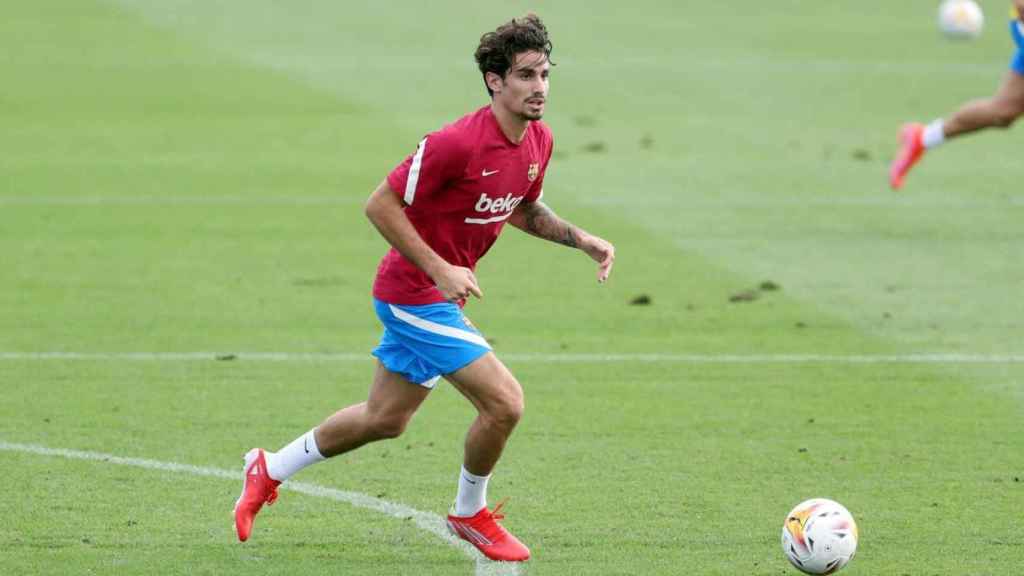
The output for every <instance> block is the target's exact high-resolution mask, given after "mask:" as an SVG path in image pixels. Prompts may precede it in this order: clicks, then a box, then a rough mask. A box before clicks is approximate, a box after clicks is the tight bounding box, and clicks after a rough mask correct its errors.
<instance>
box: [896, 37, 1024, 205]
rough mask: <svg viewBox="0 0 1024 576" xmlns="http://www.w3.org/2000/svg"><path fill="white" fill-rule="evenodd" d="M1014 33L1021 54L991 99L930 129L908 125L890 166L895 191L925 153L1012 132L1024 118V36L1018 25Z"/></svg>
mask: <svg viewBox="0 0 1024 576" xmlns="http://www.w3.org/2000/svg"><path fill="white" fill-rule="evenodd" d="M1010 32H1011V34H1012V35H1013V39H1014V42H1016V43H1017V45H1018V51H1017V53H1016V54H1015V56H1014V58H1013V60H1012V61H1011V62H1010V70H1009V71H1008V72H1007V73H1006V76H1004V77H1003V81H1002V83H1001V84H1000V85H999V89H998V90H996V93H995V95H993V96H992V97H991V98H980V99H978V100H972V101H971V102H968V103H967V104H964V105H963V106H961V107H960V108H959V109H958V110H957V111H956V112H954V113H953V114H952V115H951V116H950V117H949V118H947V119H945V120H943V119H938V120H935V121H933V122H932V123H930V124H928V125H927V126H926V125H923V124H907V125H904V126H903V128H902V130H901V131H900V150H899V153H898V154H897V155H896V158H895V159H894V160H893V161H892V164H890V166H889V185H890V186H891V187H892V188H893V189H894V190H895V189H899V188H900V187H901V186H902V185H903V180H904V178H906V175H907V172H909V171H910V169H911V168H913V167H914V165H915V164H916V163H917V162H918V161H919V160H920V159H921V157H922V156H923V155H924V153H925V151H927V150H930V149H932V148H935V147H937V146H939V145H941V144H942V143H943V142H945V141H946V140H948V139H952V138H957V137H959V136H963V135H965V134H970V133H972V132H977V131H978V130H984V129H986V128H1008V127H1009V126H1010V125H1012V124H1013V123H1014V122H1015V121H1016V120H1017V119H1018V118H1020V117H1021V115H1024V35H1022V31H1021V27H1020V24H1019V23H1018V22H1012V23H1011V24H1010Z"/></svg>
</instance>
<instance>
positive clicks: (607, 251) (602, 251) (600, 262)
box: [580, 234, 615, 284]
mask: <svg viewBox="0 0 1024 576" xmlns="http://www.w3.org/2000/svg"><path fill="white" fill-rule="evenodd" d="M580 250H583V251H584V252H586V253H587V255H588V256H590V257H591V258H593V259H594V261H595V262H597V281H598V282H601V283H602V284H603V283H604V282H605V281H606V280H608V276H610V275H611V273H612V264H614V263H615V246H612V243H611V242H608V241H607V240H605V239H603V238H598V237H597V236H591V235H589V234H587V235H586V236H584V237H583V238H581V239H580Z"/></svg>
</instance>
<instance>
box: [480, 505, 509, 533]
mask: <svg viewBox="0 0 1024 576" xmlns="http://www.w3.org/2000/svg"><path fill="white" fill-rule="evenodd" d="M507 501H508V498H505V499H503V500H502V501H501V502H498V505H497V506H495V507H494V510H487V509H486V508H485V510H486V513H485V514H483V515H482V516H481V518H480V521H479V523H478V524H477V526H476V528H477V529H478V530H480V531H481V532H482V533H483V534H484V536H486V537H487V539H488V540H490V541H492V542H495V543H496V542H500V541H502V540H504V538H505V535H506V534H508V532H506V531H505V529H504V528H503V527H502V526H501V524H498V520H504V518H505V515H504V514H502V513H501V512H500V511H501V507H502V506H504V505H505V502H507Z"/></svg>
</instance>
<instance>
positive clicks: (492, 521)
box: [448, 501, 530, 562]
mask: <svg viewBox="0 0 1024 576" xmlns="http://www.w3.org/2000/svg"><path fill="white" fill-rule="evenodd" d="M504 503H505V502H504V501H502V502H501V503H500V504H498V505H497V506H495V507H494V511H493V512H492V511H490V510H488V509H487V507H486V506H485V507H484V508H483V509H482V510H480V511H479V512H477V513H476V514H474V515H473V516H469V517H465V516H452V515H451V514H449V515H448V529H449V530H451V531H452V533H453V534H455V535H456V536H458V537H459V538H462V539H463V540H465V541H466V542H469V543H470V544H472V545H473V546H476V548H477V550H479V551H480V552H483V555H484V556H487V557H488V558H490V559H491V560H499V561H502V562H522V561H523V560H528V559H529V558H530V549H529V548H527V547H526V546H524V545H523V543H522V542H520V541H519V540H518V539H517V538H516V537H515V536H513V535H511V534H509V532H508V530H505V529H504V528H502V527H501V524H498V522H497V521H498V520H501V519H502V518H504V516H503V515H501V514H498V511H499V510H501V506H502V505H503V504H504Z"/></svg>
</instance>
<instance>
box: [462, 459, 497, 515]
mask: <svg viewBox="0 0 1024 576" xmlns="http://www.w3.org/2000/svg"><path fill="white" fill-rule="evenodd" d="M490 477H491V475H490V474H488V475H487V476H477V475H476V474H471V473H470V472H469V471H468V470H466V467H465V466H463V467H462V472H461V473H460V474H459V492H458V494H457V495H456V496H455V515H456V516H472V515H474V514H476V513H477V512H479V511H480V510H481V509H483V508H484V507H485V506H487V480H489V479H490Z"/></svg>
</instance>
